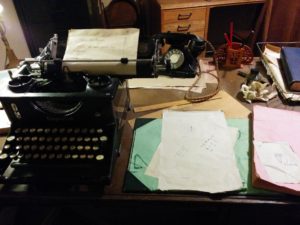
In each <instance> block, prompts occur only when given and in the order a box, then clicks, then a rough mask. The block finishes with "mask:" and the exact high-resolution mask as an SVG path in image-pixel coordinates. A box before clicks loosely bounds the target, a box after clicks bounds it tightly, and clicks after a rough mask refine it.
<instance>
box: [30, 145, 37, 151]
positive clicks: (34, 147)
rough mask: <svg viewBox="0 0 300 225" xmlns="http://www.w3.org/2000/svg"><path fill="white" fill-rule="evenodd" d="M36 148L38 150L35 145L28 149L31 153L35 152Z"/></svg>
mask: <svg viewBox="0 0 300 225" xmlns="http://www.w3.org/2000/svg"><path fill="white" fill-rule="evenodd" d="M37 148H38V146H37V145H32V146H31V148H30V149H31V151H35V150H37Z"/></svg>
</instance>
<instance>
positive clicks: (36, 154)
mask: <svg viewBox="0 0 300 225" xmlns="http://www.w3.org/2000/svg"><path fill="white" fill-rule="evenodd" d="M39 157H40V154H39V153H35V154H33V156H32V158H33V159H38V158H39Z"/></svg>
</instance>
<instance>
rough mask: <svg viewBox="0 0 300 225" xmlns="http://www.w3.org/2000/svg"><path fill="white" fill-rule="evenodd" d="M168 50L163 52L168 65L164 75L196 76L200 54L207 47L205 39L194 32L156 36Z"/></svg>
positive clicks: (163, 72)
mask: <svg viewBox="0 0 300 225" xmlns="http://www.w3.org/2000/svg"><path fill="white" fill-rule="evenodd" d="M154 38H155V39H157V40H159V41H160V43H161V44H162V46H164V45H168V46H169V48H168V50H167V51H166V52H165V53H164V54H162V60H163V61H164V64H165V65H166V68H165V70H164V71H161V74H163V75H169V76H172V77H194V76H195V75H196V72H197V67H198V61H197V57H198V55H199V54H200V53H201V52H202V51H203V50H204V49H205V41H204V40H202V39H201V38H199V37H198V36H196V35H193V34H182V33H170V32H168V33H160V34H156V35H155V36H154Z"/></svg>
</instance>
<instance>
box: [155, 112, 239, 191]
mask: <svg viewBox="0 0 300 225" xmlns="http://www.w3.org/2000/svg"><path fill="white" fill-rule="evenodd" d="M159 169H160V172H159V173H160V175H159V187H158V188H159V189H160V190H195V191H203V192H209V193H218V192H226V191H233V190H239V189H241V188H242V181H241V178H240V174H239V171H238V168H237V165H236V161H235V156H234V150H233V143H232V139H231V137H230V132H229V129H228V126H227V124H226V120H225V117H224V113H223V112H209V111H201V112H176V111H165V112H164V114H163V126H162V140H161V150H160V159H159Z"/></svg>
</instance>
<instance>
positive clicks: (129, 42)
mask: <svg viewBox="0 0 300 225" xmlns="http://www.w3.org/2000/svg"><path fill="white" fill-rule="evenodd" d="M138 40H139V29H135V28H128V29H73V30H69V35H68V41H67V47H66V51H65V55H64V58H63V67H67V68H68V71H71V72H79V71H81V72H86V73H88V74H96V75H99V74H104V75H114V74H116V75H136V61H134V62H128V64H122V63H121V62H120V59H121V58H128V59H129V60H136V59H137V50H138ZM73 60H74V61H75V60H78V61H79V62H68V61H73ZM80 60H87V62H80ZM88 60H91V61H92V60H104V61H103V62H88ZM107 61H110V62H107ZM111 61H113V62H111Z"/></svg>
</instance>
